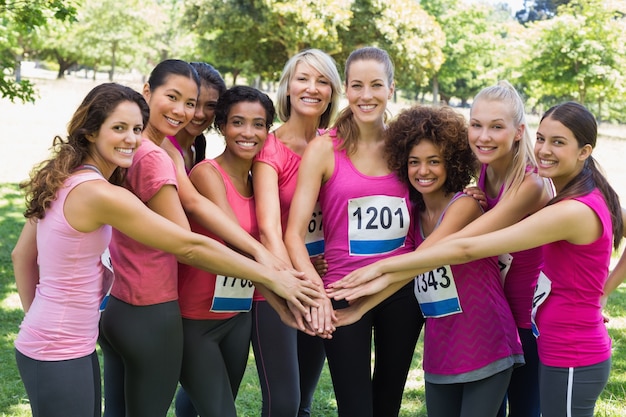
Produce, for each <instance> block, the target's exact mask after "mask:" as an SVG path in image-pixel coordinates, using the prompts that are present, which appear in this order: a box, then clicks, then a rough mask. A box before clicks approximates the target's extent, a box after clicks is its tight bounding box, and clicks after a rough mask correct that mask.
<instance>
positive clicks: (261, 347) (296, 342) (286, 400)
mask: <svg viewBox="0 0 626 417" xmlns="http://www.w3.org/2000/svg"><path fill="white" fill-rule="evenodd" d="M252 348H253V349H254V357H255V360H256V367H257V371H258V373H259V382H260V384H261V394H262V397H263V407H262V410H261V416H262V417H294V416H296V415H297V416H298V417H304V416H309V415H310V413H311V403H312V402H313V394H314V393H315V388H316V387H317V382H318V381H319V377H320V374H321V372H322V368H323V366H324V359H325V354H324V344H323V342H322V339H321V338H319V337H316V336H308V335H307V334H305V333H302V332H299V331H297V330H295V329H292V328H291V327H289V326H287V325H285V324H283V322H282V321H281V320H280V317H279V316H278V313H276V311H274V309H273V308H272V307H270V305H269V303H268V302H267V301H255V302H254V304H253V306H252Z"/></svg>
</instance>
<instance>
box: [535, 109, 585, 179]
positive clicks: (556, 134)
mask: <svg viewBox="0 0 626 417" xmlns="http://www.w3.org/2000/svg"><path fill="white" fill-rule="evenodd" d="M591 152H592V148H591V145H585V146H583V147H582V148H579V144H578V141H577V140H576V137H575V136H574V133H573V132H572V131H571V130H569V129H568V128H567V127H565V126H564V125H563V124H562V123H561V122H559V121H556V120H554V119H552V118H551V117H546V118H545V119H543V120H542V121H541V123H540V124H539V127H538V128H537V141H536V142H535V157H536V158H537V165H538V173H539V175H541V176H542V177H547V178H551V179H552V182H553V183H554V187H555V188H556V190H557V191H559V190H561V189H563V187H564V186H565V185H566V184H567V183H568V182H570V180H572V179H573V178H574V177H575V176H576V175H578V173H579V172H580V171H581V170H582V169H583V166H584V163H585V160H586V159H587V158H588V157H589V155H591Z"/></svg>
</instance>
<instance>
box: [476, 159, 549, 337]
mask: <svg viewBox="0 0 626 417" xmlns="http://www.w3.org/2000/svg"><path fill="white" fill-rule="evenodd" d="M486 170H487V165H482V166H481V169H480V177H479V178H478V187H479V188H480V189H481V190H483V191H485V190H486V187H485V181H486V176H487V173H486ZM503 191H504V185H503V186H502V188H500V192H499V193H498V196H497V197H495V198H491V197H489V196H486V197H487V210H490V209H492V208H493V207H494V206H495V205H496V204H498V202H499V201H500V198H501V197H502V193H503ZM510 255H511V256H512V258H513V259H512V260H510V267H509V269H508V272H506V279H505V280H504V294H505V295H506V299H507V301H508V303H509V305H510V306H511V311H512V312H513V317H515V323H516V325H517V327H519V328H522V329H530V327H531V325H530V311H531V309H532V303H533V293H534V292H535V286H536V285H537V277H538V276H539V271H541V268H542V267H543V252H542V250H541V248H532V249H528V250H523V251H519V252H514V253H511V254H510ZM505 259H506V255H504V256H502V257H500V267H501V268H506V265H505V264H506V262H507V261H506V260H505Z"/></svg>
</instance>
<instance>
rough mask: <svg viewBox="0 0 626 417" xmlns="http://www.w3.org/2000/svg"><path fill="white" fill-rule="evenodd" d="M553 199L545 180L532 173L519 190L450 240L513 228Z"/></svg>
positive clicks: (450, 237) (507, 195) (512, 192)
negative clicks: (512, 226)
mask: <svg viewBox="0 0 626 417" xmlns="http://www.w3.org/2000/svg"><path fill="white" fill-rule="evenodd" d="M551 198H552V190H551V188H550V187H547V186H546V184H545V182H544V179H543V178H542V177H540V176H539V175H537V174H534V173H530V174H528V175H527V176H526V177H525V178H524V181H523V182H522V184H520V186H519V188H518V189H517V190H514V191H510V192H508V193H507V194H506V195H505V196H504V197H503V198H502V199H501V200H500V201H499V202H498V204H496V205H495V207H493V208H492V209H491V210H489V211H488V212H486V213H485V214H483V215H482V216H480V217H479V218H477V219H476V220H474V221H473V222H471V223H470V224H468V225H467V226H466V227H464V228H463V229H462V230H460V231H458V232H457V233H455V234H453V235H450V236H449V239H452V238H458V237H469V236H478V235H482V234H485V233H489V232H493V231H496V230H500V229H503V228H505V227H508V226H511V225H513V224H515V223H517V222H519V221H520V220H522V219H523V218H525V217H526V216H529V215H531V214H533V213H536V212H537V211H539V210H541V209H542V208H544V207H545V206H546V204H547V203H548V201H550V199H551Z"/></svg>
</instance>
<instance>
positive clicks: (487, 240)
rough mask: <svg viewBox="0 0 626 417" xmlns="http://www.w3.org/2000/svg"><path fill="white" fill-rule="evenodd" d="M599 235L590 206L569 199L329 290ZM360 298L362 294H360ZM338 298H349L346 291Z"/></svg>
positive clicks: (388, 262)
mask: <svg viewBox="0 0 626 417" xmlns="http://www.w3.org/2000/svg"><path fill="white" fill-rule="evenodd" d="M601 231H602V225H601V224H600V221H599V219H598V217H597V216H596V214H595V213H594V212H593V210H592V209H591V208H589V207H588V206H586V205H585V204H583V203H580V202H578V201H574V200H567V201H562V202H559V203H557V204H554V205H551V206H548V207H546V208H544V209H542V210H540V211H539V212H537V213H535V214H534V215H532V216H530V217H527V218H526V219H524V220H522V221H520V222H519V223H516V224H514V225H513V226H509V227H507V228H505V229H501V230H498V231H495V232H491V233H487V234H484V235H480V236H475V237H469V238H457V239H451V240H442V241H441V242H439V243H438V244H436V245H433V246H431V247H427V248H423V249H422V248H420V249H418V250H417V251H415V252H412V253H408V254H404V255H398V256H395V257H392V258H388V259H385V260H382V261H379V262H376V263H374V264H372V265H370V266H368V267H365V268H361V269H358V270H356V271H354V272H352V273H350V274H348V275H347V276H346V277H345V278H343V279H342V280H341V281H338V282H336V283H334V284H332V287H334V288H335V289H336V290H337V289H339V288H344V289H348V288H355V287H358V286H359V285H362V284H365V283H367V282H369V281H372V280H374V279H375V278H378V277H380V276H383V274H385V275H384V277H385V279H386V280H388V281H389V282H388V283H387V284H389V283H391V282H399V281H402V280H407V279H410V278H411V277H413V276H416V275H418V274H421V273H424V272H427V271H430V270H432V269H434V268H436V267H438V266H440V265H456V264H463V263H467V262H469V261H472V260H475V259H480V258H485V257H488V256H496V255H499V254H501V253H506V252H517V251H521V250H525V249H529V248H534V247H538V246H542V245H544V244H547V243H551V242H556V241H559V240H566V241H569V242H571V243H574V244H588V243H591V242H593V241H594V240H595V239H597V238H598V237H599V236H600V234H601ZM391 273H393V274H391ZM360 294H361V295H366V294H363V291H361V292H360ZM342 295H343V296H344V297H345V298H346V299H351V297H349V296H347V295H346V293H343V294H342Z"/></svg>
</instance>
